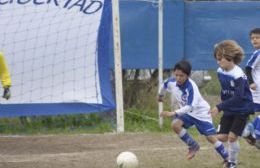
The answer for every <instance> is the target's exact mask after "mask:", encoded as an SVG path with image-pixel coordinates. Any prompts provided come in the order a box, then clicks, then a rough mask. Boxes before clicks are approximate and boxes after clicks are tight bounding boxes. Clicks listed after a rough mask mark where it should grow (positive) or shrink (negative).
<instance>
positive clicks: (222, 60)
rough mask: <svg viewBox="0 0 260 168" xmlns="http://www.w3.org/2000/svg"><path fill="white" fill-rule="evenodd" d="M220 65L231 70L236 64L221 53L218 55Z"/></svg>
mask: <svg viewBox="0 0 260 168" xmlns="http://www.w3.org/2000/svg"><path fill="white" fill-rule="evenodd" d="M216 59H217V63H218V65H219V66H220V67H221V68H222V69H224V70H230V69H232V68H233V66H234V62H233V61H230V60H227V59H226V58H225V57H222V56H221V55H220V54H217V55H216Z"/></svg>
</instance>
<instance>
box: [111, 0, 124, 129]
mask: <svg viewBox="0 0 260 168" xmlns="http://www.w3.org/2000/svg"><path fill="white" fill-rule="evenodd" d="M112 11H113V12H112V13H113V39H114V64H115V90H116V91H115V93H116V116H117V117H116V118H117V132H118V133H120V132H124V106H123V86H122V63H121V40H120V20H119V1H118V0H112Z"/></svg>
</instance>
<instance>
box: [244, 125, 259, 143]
mask: <svg viewBox="0 0 260 168" xmlns="http://www.w3.org/2000/svg"><path fill="white" fill-rule="evenodd" d="M254 131H255V129H254V125H253V123H252V122H250V123H248V124H247V125H246V127H245V129H244V131H243V133H242V137H243V138H244V139H245V140H246V141H247V142H248V143H249V144H250V145H255V141H256V139H255V135H254Z"/></svg>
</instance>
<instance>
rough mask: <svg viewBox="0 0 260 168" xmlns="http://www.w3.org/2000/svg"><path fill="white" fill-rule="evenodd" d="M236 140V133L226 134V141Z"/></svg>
mask: <svg viewBox="0 0 260 168" xmlns="http://www.w3.org/2000/svg"><path fill="white" fill-rule="evenodd" d="M236 140H237V136H236V135H228V141H229V142H235V141H236Z"/></svg>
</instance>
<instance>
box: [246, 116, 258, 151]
mask: <svg viewBox="0 0 260 168" xmlns="http://www.w3.org/2000/svg"><path fill="white" fill-rule="evenodd" d="M243 137H246V140H247V142H248V143H249V144H251V145H254V146H255V147H256V148H258V149H260V115H258V117H256V118H255V119H254V120H253V121H252V122H250V123H248V124H247V126H246V128H245V129H244V132H243Z"/></svg>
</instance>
